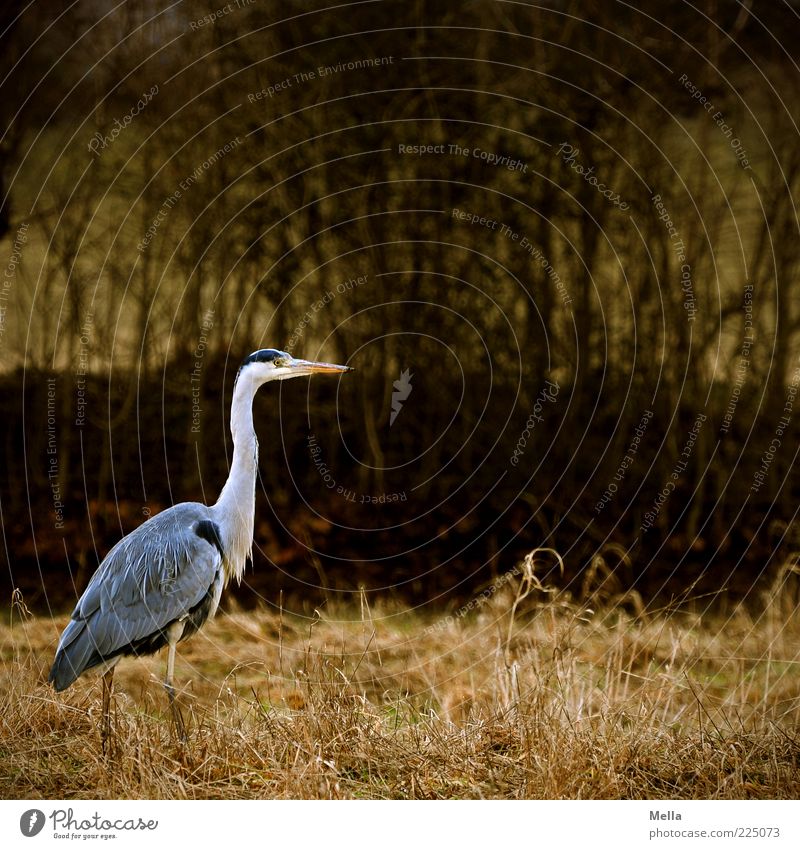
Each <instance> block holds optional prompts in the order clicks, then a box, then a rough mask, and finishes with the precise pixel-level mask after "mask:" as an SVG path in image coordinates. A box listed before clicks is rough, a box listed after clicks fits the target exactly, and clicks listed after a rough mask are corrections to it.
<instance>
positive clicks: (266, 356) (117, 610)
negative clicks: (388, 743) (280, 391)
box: [50, 348, 352, 749]
mask: <svg viewBox="0 0 800 849" xmlns="http://www.w3.org/2000/svg"><path fill="white" fill-rule="evenodd" d="M347 371H352V369H351V368H350V367H349V366H339V365H333V364H332V363H320V362H311V361H308V360H299V359H295V358H294V357H292V356H291V355H290V354H287V353H286V352H285V351H277V350H275V349H272V348H268V349H264V350H260V351H255V352H254V353H252V354H250V356H249V357H247V358H246V359H245V360H244V362H243V363H242V365H241V367H240V368H239V371H238V373H237V375H236V381H235V384H234V389H233V402H232V404H231V420H230V426H231V435H232V437H233V460H232V462H231V467H230V473H229V475H228V480H227V481H226V483H225V485H224V486H223V488H222V492H221V493H220V496H219V498H218V499H217V502H216V504H214V505H213V506H206V505H205V504H198V503H193V502H188V503H184V504H176V505H175V506H173V507H170V508H168V509H166V510H164V511H162V512H161V513H158V514H156V515H155V516H153V517H152V518H150V519H148V520H147V521H146V522H144V523H143V524H141V525H140V526H139V527H138V528H136V529H135V530H134V531H132V532H131V533H129V534H128V535H127V536H125V537H123V538H122V539H121V540H120V541H119V542H118V543H117V544H116V545H115V546H114V547H113V548H112V549H111V551H109V553H108V554H107V556H106V557H105V559H104V560H103V562H102V563H101V564H100V566H99V567H98V569H97V571H96V572H95V573H94V575H93V576H92V578H91V580H90V581H89V584H88V586H87V587H86V590H85V591H84V593H83V595H82V596H81V598H80V600H79V601H78V604H77V605H76V607H75V610H74V611H73V613H72V617H71V618H70V621H69V624H68V625H67V627H66V628H65V629H64V633H63V634H62V635H61V639H60V641H59V644H58V649H57V651H56V656H55V660H54V661H53V666H52V669H51V670H50V681H51V682H52V683H53V685H54V686H55V689H56V690H57V691H61V690H65V689H66V688H67V687H69V686H70V685H71V684H72V683H73V682H74V681H75V680H76V679H77V678H78V677H79V676H80V675H82V674H83V673H84V672H86V670H88V669H93V668H96V667H99V668H100V670H101V672H102V673H103V729H102V732H101V737H102V741H103V748H104V749H105V743H106V740H107V738H108V735H109V732H110V717H109V704H110V698H111V686H112V681H113V676H114V667H115V666H116V664H117V663H118V662H119V661H120V659H121V658H123V657H125V656H130V655H142V654H152V653H154V652H156V651H158V650H159V649H161V648H163V647H164V646H167V647H168V655H167V674H166V678H165V681H164V686H165V688H166V690H167V693H168V694H169V701H170V708H171V710H172V716H173V720H174V722H175V726H176V729H177V730H178V731H179V732H180V734H181V736H182V737H183V736H185V732H184V729H183V721H182V718H181V715H180V711H179V710H178V708H177V705H176V703H175V689H174V683H173V676H174V670H175V647H176V645H177V644H178V643H179V642H180V641H181V640H185V639H186V638H187V637H190V636H191V635H192V634H194V633H195V632H196V631H197V630H198V629H199V628H200V627H201V626H202V625H203V623H204V622H206V621H207V620H208V619H210V618H211V617H213V616H214V614H215V613H216V611H217V607H218V605H219V600H220V596H221V594H222V590H223V588H224V587H225V586H226V585H227V584H228V583H229V582H230V581H231V580H232V579H234V578H235V579H236V580H237V582H238V581H241V579H242V575H243V573H244V569H245V565H246V563H247V559H248V558H249V557H251V555H252V548H253V523H254V519H255V485H256V473H257V469H258V440H257V439H256V433H255V430H254V428H253V399H254V397H255V394H256V392H257V391H258V389H259V387H260V386H262V385H263V384H265V383H267V382H269V381H271V380H286V379H287V378H291V377H300V376H302V375H312V374H320V373H321V374H340V373H343V372H347Z"/></svg>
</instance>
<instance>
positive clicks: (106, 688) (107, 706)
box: [100, 666, 114, 754]
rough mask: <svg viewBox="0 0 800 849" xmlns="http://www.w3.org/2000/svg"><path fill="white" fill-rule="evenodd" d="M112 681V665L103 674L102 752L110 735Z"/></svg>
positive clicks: (104, 750) (104, 751)
mask: <svg viewBox="0 0 800 849" xmlns="http://www.w3.org/2000/svg"><path fill="white" fill-rule="evenodd" d="M113 681H114V667H113V666H112V667H111V669H109V670H108V672H106V674H105V675H104V676H103V725H102V727H101V729H100V743H101V745H102V748H103V754H105V753H106V744H107V743H108V740H109V738H110V737H111V685H112V683H113Z"/></svg>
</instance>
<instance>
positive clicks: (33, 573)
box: [0, 0, 800, 610]
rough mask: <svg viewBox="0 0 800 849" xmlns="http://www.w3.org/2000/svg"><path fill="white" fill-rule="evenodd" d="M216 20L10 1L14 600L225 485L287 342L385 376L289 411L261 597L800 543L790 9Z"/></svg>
mask: <svg viewBox="0 0 800 849" xmlns="http://www.w3.org/2000/svg"><path fill="white" fill-rule="evenodd" d="M219 8H220V7H219V6H215V7H211V6H209V7H205V6H201V5H199V4H186V3H183V4H175V5H170V4H166V3H158V2H139V3H132V2H129V3H125V4H123V5H122V6H120V7H114V6H113V5H112V4H111V3H105V2H84V3H81V4H77V5H75V6H71V5H68V4H66V3H61V2H48V3H44V2H37V3H33V4H31V5H30V6H28V5H27V4H25V3H22V2H16V0H11V1H10V2H7V3H5V4H4V5H3V7H2V10H0V16H1V17H2V20H0V31H1V32H2V49H1V50H0V70H1V71H2V79H3V82H2V97H0V114H1V115H2V117H1V118H0V122H1V123H2V129H3V136H2V142H1V144H0V156H1V157H2V161H1V162H0V165H2V186H1V187H0V189H1V190H0V196H1V197H2V198H3V207H2V216H1V217H0V231H2V242H0V245H2V252H1V253H0V266H1V267H0V275H3V277H2V278H1V279H0V282H2V283H3V289H2V291H0V308H2V310H3V313H2V322H3V323H2V325H0V328H2V334H1V335H0V385H2V395H1V396H0V405H2V409H1V410H0V414H1V415H0V469H2V473H1V474H0V510H1V511H2V531H3V545H2V547H0V552H2V554H0V558H2V560H3V561H4V562H3V563H2V564H0V570H1V571H2V575H3V579H2V580H3V586H2V594H3V598H5V599H10V597H11V591H12V589H13V588H19V589H21V590H22V592H23V594H24V598H25V601H26V603H27V604H28V605H29V606H31V607H33V608H37V609H48V608H49V609H52V610H62V609H64V608H66V607H69V606H70V605H71V604H72V603H74V600H75V597H76V593H77V592H79V591H80V590H82V589H83V587H84V586H85V583H86V581H87V580H88V577H89V575H90V574H91V572H92V571H93V570H94V569H95V568H96V566H97V564H98V562H99V560H100V559H102V557H103V556H104V554H105V553H106V552H107V550H108V549H109V548H110V546H111V545H113V543H114V542H116V540H117V539H118V538H119V536H120V535H121V534H122V533H123V532H127V531H129V530H131V529H132V528H134V527H135V526H136V525H138V524H139V523H140V522H141V521H142V520H143V519H144V518H145V517H146V516H147V515H149V514H151V513H153V512H155V511H158V510H160V509H163V508H164V507H166V506H168V505H170V504H172V503H175V502H178V501H183V500H208V501H213V500H214V499H215V498H216V495H217V493H218V491H219V489H220V487H221V486H222V484H223V482H224V479H225V476H226V474H227V468H228V463H229V460H230V455H231V443H230V436H229V433H228V425H227V422H228V405H229V402H230V394H231V389H232V383H233V378H234V376H235V372H236V368H237V367H238V363H239V361H240V360H241V358H242V357H243V356H244V355H246V354H248V353H249V352H250V351H252V350H255V349H257V348H259V347H280V348H286V347H287V346H288V347H291V350H292V352H293V353H295V354H296V355H298V356H302V357H306V358H324V359H329V360H332V361H335V362H343V363H345V362H346V363H349V364H350V365H353V366H355V367H356V369H357V371H356V372H355V373H354V374H352V375H349V376H347V377H346V378H343V379H341V380H338V379H337V380H325V379H321V378H315V379H314V380H312V381H311V382H310V383H309V382H308V381H303V380H297V381H292V382H289V383H286V384H283V385H282V386H280V387H276V386H268V387H265V388H264V389H263V390H262V391H261V394H260V396H259V397H258V399H257V402H256V427H257V431H258V434H259V440H260V445H261V464H260V465H261V480H260V482H259V486H258V495H257V518H256V549H255V552H254V561H255V562H254V568H253V569H252V570H251V571H249V572H248V574H247V579H246V584H245V585H243V587H242V588H241V589H240V590H238V591H237V593H236V594H235V595H236V598H237V599H238V601H239V603H241V604H246V605H247V604H253V603H255V602H256V601H257V600H258V599H259V598H261V599H264V600H265V601H266V602H267V603H269V604H278V603H279V600H280V599H281V598H282V599H283V604H284V605H286V606H288V607H295V608H298V609H299V608H301V607H305V608H306V609H309V608H313V606H315V605H319V604H322V603H324V601H325V599H332V598H335V599H339V600H347V599H348V598H350V597H351V596H352V595H354V594H356V593H358V591H359V588H360V587H363V588H365V589H366V590H368V591H369V596H368V597H374V596H373V595H372V593H373V591H374V592H375V593H390V594H392V595H394V596H396V597H399V598H401V599H403V600H404V601H408V602H409V603H430V604H435V605H441V604H455V603H457V602H458V601H459V600H463V599H467V598H470V597H471V596H472V595H473V594H474V593H475V592H477V591H478V590H480V589H482V588H484V587H486V586H488V585H490V584H491V582H492V579H493V577H494V576H496V575H498V574H501V573H504V572H506V571H508V570H509V569H511V568H513V566H514V565H515V564H516V563H517V562H518V560H519V558H520V557H522V556H523V555H524V554H525V553H526V552H528V551H530V550H531V549H533V548H536V547H546V548H552V549H554V550H556V551H558V552H559V554H560V555H561V557H562V558H563V565H564V571H563V575H562V574H561V573H560V572H559V571H558V570H557V569H556V568H555V559H554V558H553V556H552V555H549V554H547V553H543V554H542V555H541V564H540V567H539V568H540V573H541V575H542V578H543V580H545V579H546V580H547V581H549V582H551V583H557V584H560V585H561V586H564V587H567V588H570V589H571V591H573V592H575V593H584V594H585V593H587V592H591V591H593V590H596V589H597V584H598V583H600V582H605V586H606V587H607V588H610V589H611V590H614V591H615V592H616V591H618V592H620V593H622V592H625V591H627V590H630V589H634V590H636V591H637V592H638V593H639V594H640V595H641V597H642V598H643V599H644V600H645V601H646V602H650V601H657V602H658V603H661V602H663V601H665V600H666V601H681V600H684V599H696V598H698V597H704V598H707V597H708V595H709V594H715V593H722V594H725V595H727V596H730V597H737V598H740V597H742V596H746V595H747V594H748V593H750V594H753V593H757V592H758V590H759V588H760V587H761V586H763V585H764V583H765V582H766V581H769V580H771V578H772V576H773V575H774V574H775V572H776V570H777V568H778V567H779V566H781V565H782V564H785V563H786V562H787V560H788V559H790V558H793V557H794V552H795V550H796V548H797V545H798V542H799V540H798V536H800V535H799V534H798V524H797V522H796V516H797V504H798V496H799V495H800V492H799V491H798V490H799V489H800V478H799V477H798V473H797V448H798V446H800V440H799V439H798V436H800V434H799V433H798V424H799V423H800V405H795V403H794V401H795V394H794V393H795V390H796V388H797V385H798V380H799V379H800V372H798V371H797V370H798V368H799V367H800V358H798V354H799V353H800V346H798V330H800V297H799V296H800V281H798V272H800V239H799V238H798V218H797V198H798V188H799V187H800V144H798V128H797V115H798V104H800V85H799V84H800V73H799V72H798V65H797V62H798V58H799V57H798V53H800V50H799V49H798V47H799V46H800V21H799V20H798V6H797V5H796V4H795V3H788V2H752V3H745V4H742V3H738V2H724V0H720V1H719V2H714V3H707V4H702V5H701V6H700V7H698V8H694V7H692V6H691V5H689V4H685V3H674V4H666V5H665V4H663V3H655V2H652V3H650V2H645V3H641V4H637V5H636V6H629V5H626V4H623V3H616V2H589V3H583V2H581V3H577V2H553V3H544V4H540V5H528V4H525V3H510V2H465V3H458V4H453V3H442V4H436V3H427V2H426V3H423V2H359V3H354V4H348V5H333V4H331V5H330V7H326V6H325V5H324V4H322V3H317V2H309V3H299V2H284V3H268V2H263V1H262V0H255V1H254V2H251V3H249V4H247V3H246V2H245V0H240V4H239V5H237V4H236V2H232V3H230V4H228V6H226V7H224V8H225V9H226V10H227V11H225V12H224V14H221V15H220V16H219V17H217V18H216V19H214V20H206V21H204V22H203V23H202V24H200V23H198V21H200V20H201V19H202V18H203V16H205V15H209V14H211V13H216V12H217V11H219ZM348 63H349V64H348ZM324 66H330V67H331V69H330V70H329V71H328V72H327V73H323V74H320V73H319V72H318V69H319V68H320V67H324ZM310 72H314V73H313V76H312V74H311V73H310ZM286 81H288V83H287V82H286ZM278 84H283V87H282V88H279V87H277V86H278ZM154 87H157V91H156V93H154V94H153V95H152V96H151V97H150V98H149V100H147V102H145V101H143V97H144V95H145V93H146V92H151V91H154V90H155V89H154ZM140 102H141V103H140ZM126 116H129V120H127V121H126V120H125V119H126ZM115 122H117V123H115ZM115 128H116V129H117V131H116V132H115V133H114V134H113V137H112V131H113V130H115ZM95 134H99V136H97V135H95ZM99 138H102V139H103V144H104V145H105V146H100V142H99V141H98V139H99ZM92 139H95V142H94V150H92V149H91V147H90V145H91V144H92ZM226 145H227V148H226ZM406 145H438V146H441V147H439V148H434V150H433V152H429V153H423V154H421V155H417V154H415V153H410V152H401V151H403V150H405V148H404V147H403V148H401V146H406ZM451 145H452V146H453V147H450V146H451ZM456 145H457V146H458V147H459V148H466V149H468V150H469V151H470V152H469V154H468V155H462V154H461V153H460V151H457V150H456V148H455V146H456ZM565 145H568V146H569V147H565ZM475 151H484V152H486V153H487V154H494V155H495V156H497V157H500V156H506V157H510V160H507V161H506V165H510V166H511V167H506V165H503V164H493V163H492V162H491V161H488V160H487V159H486V158H481V157H480V153H478V154H477V155H476V154H475ZM570 151H572V152H574V153H575V155H574V157H573V158H572V159H570V158H569V153H570ZM589 169H592V170H589ZM594 175H596V179H597V181H599V183H600V184H602V185H603V186H605V187H608V191H607V192H606V195H610V196H611V197H610V198H609V197H608V196H606V195H604V194H603V193H601V191H600V190H599V188H598V186H597V185H595V184H594V181H593V180H592V179H590V178H592V177H593V176H594ZM182 184H183V185H184V186H185V188H183V189H182V188H181V185H182ZM177 192H179V195H176V193H177ZM654 195H659V196H660V201H654V199H653V197H654ZM454 210H461V211H465V212H467V213H469V214H470V215H475V216H479V217H484V218H485V219H487V220H486V222H484V224H483V225H481V224H480V223H473V222H470V221H469V220H466V219H465V218H464V217H458V216H457V215H454V214H453V211H454ZM160 211H161V215H160V217H159V212H160ZM666 217H668V218H669V219H670V222H671V224H672V231H670V226H669V223H668V222H666V220H665V218H666ZM154 222H157V224H155V225H154ZM493 222H497V223H496V224H493ZM501 225H504V228H505V229H504V228H503V227H502V226H501ZM148 228H151V231H152V235H151V236H150V237H148V236H147V233H148ZM511 233H514V234H516V235H517V238H516V239H515V238H514V237H513V236H512V235H511ZM523 240H524V241H523ZM145 242H146V243H145ZM527 245H532V246H535V251H534V250H533V249H532V250H530V251H529V250H528V249H527V248H526V246H527ZM681 253H682V254H683V258H681V256H680V254H681ZM542 258H543V259H542ZM686 269H688V271H686ZM357 277H365V278H366V279H365V280H364V281H363V282H361V283H359V284H357V285H353V286H352V287H351V288H345V287H340V290H337V288H336V287H337V285H338V284H340V283H344V282H345V281H348V280H353V279H354V278H357ZM329 292H332V293H333V294H334V297H328V298H327V302H326V303H323V304H321V305H320V306H319V308H318V309H317V310H316V311H313V310H312V305H313V304H314V303H315V302H317V301H318V300H319V299H324V298H325V296H326V293H329ZM309 310H312V311H311V312H310V313H309V314H307V311H309ZM405 369H408V370H409V371H410V373H411V375H412V377H411V386H412V389H411V392H410V394H409V395H408V398H407V399H406V400H405V402H404V403H403V407H402V409H401V411H400V413H399V414H398V416H397V419H396V421H395V422H394V423H393V424H392V425H391V427H390V425H389V415H390V411H391V404H392V392H393V383H394V382H395V381H397V380H399V379H400V375H401V372H402V371H403V370H405ZM48 381H53V382H48ZM547 381H550V384H548V383H547ZM556 385H557V386H558V392H557V393H556V394H554V396H553V400H550V401H544V402H542V400H541V397H542V396H541V393H542V392H543V390H544V389H545V387H547V386H551V387H552V386H556ZM537 399H538V400H539V403H538V406H537ZM534 412H535V413H536V414H537V415H538V418H530V417H531V414H532V413H534ZM650 413H652V415H651V416H649V417H648V414H650ZM726 416H727V417H726ZM703 417H705V418H703ZM643 420H644V421H645V422H646V423H647V424H646V427H644V428H642V427H639V425H640V423H641V422H642V421H643ZM526 423H527V424H528V425H530V424H531V423H532V424H533V427H527V429H526ZM637 428H638V432H637ZM312 437H313V439H314V440H315V443H314V444H316V445H317V446H319V450H318V451H317V452H316V453H314V452H312V450H311V446H310V442H309V440H310V438H312ZM637 440H638V441H637ZM776 440H777V442H776ZM515 450H517V451H518V452H519V453H518V454H517V456H516V457H515V454H514V452H515ZM315 458H316V460H317V462H315ZM626 458H627V459H626ZM512 460H516V462H513V461H512ZM320 463H321V464H323V465H324V468H322V466H320ZM321 469H322V471H321ZM326 475H327V477H326ZM332 483H333V485H331V484H332ZM613 487H616V489H615V490H614V491H613V492H611V491H610V490H611V489H613ZM662 492H663V493H665V496H664V497H662V498H661V499H659V493H662ZM604 493H605V494H606V498H605V501H604V500H603V497H604ZM381 496H383V498H381ZM61 505H63V506H61ZM654 505H656V506H657V508H658V509H657V511H656V513H655V515H654ZM648 514H649V516H648ZM650 525H652V526H651V527H650Z"/></svg>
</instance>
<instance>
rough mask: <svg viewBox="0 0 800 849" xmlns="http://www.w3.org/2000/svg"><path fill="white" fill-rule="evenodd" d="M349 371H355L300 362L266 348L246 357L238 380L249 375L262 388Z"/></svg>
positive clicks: (330, 365)
mask: <svg viewBox="0 0 800 849" xmlns="http://www.w3.org/2000/svg"><path fill="white" fill-rule="evenodd" d="M348 371H353V369H352V368H351V367H350V366H337V365H334V364H333V363H320V362H314V361H313V360H299V359H296V358H295V357H293V356H292V355H291V354H287V353H286V351H278V350H276V349H275V348H264V349H262V350H260V351H254V352H253V353H252V354H250V356H248V357H245V359H244V361H243V362H242V365H241V366H240V368H239V373H238V375H237V377H236V379H237V380H239V378H241V377H242V376H243V375H247V376H248V377H251V378H252V379H253V380H254V381H255V382H256V384H257V385H258V386H260V385H261V384H262V383H267V381H270V380H288V378H290V377H302V376H303V375H312V374H343V373H344V372H348Z"/></svg>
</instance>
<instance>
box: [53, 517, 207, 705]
mask: <svg viewBox="0 0 800 849" xmlns="http://www.w3.org/2000/svg"><path fill="white" fill-rule="evenodd" d="M209 516H210V514H209V509H208V508H207V507H205V506H204V505H202V504H178V505H176V506H175V507H171V508H169V509H168V510H164V511H163V512H162V513H158V514H157V515H156V516H153V517H152V518H151V519H148V520H147V521H146V522H144V524H142V525H140V526H139V527H138V528H137V529H136V530H135V531H132V532H131V533H130V534H128V536H126V537H123V539H121V540H120V541H119V542H118V543H117V545H115V546H114V548H112V549H111V551H110V552H109V553H108V555H107V556H106V558H105V560H103V562H102V563H101V564H100V566H99V568H98V569H97V571H96V572H95V573H94V575H93V576H92V579H91V580H90V581H89V585H88V586H87V587H86V590H85V592H84V593H83V595H82V596H81V598H80V600H79V601H78V604H77V606H76V607H75V610H74V611H73V613H72V618H71V620H70V623H69V624H68V625H67V627H66V628H65V629H64V633H63V634H62V635H61V640H60V641H59V645H58V651H57V652H56V657H55V661H54V662H53V668H52V669H51V670H50V680H51V681H52V682H53V683H54V684H55V688H56V690H63V689H65V688H66V687H68V686H69V685H70V684H72V682H73V681H75V679H76V678H77V677H78V676H79V675H81V674H82V673H83V672H84V671H85V670H87V669H90V668H91V667H93V666H98V665H99V664H101V663H104V662H106V661H108V660H110V659H112V658H114V657H117V656H118V655H121V654H133V653H138V652H143V653H147V652H152V651H156V650H158V649H159V648H161V646H163V645H165V644H166V642H167V639H166V634H165V629H166V628H167V626H168V625H170V623H172V622H174V621H175V620H178V619H185V618H187V617H190V616H191V615H192V613H193V611H195V610H197V609H198V607H200V606H203V603H204V601H206V600H207V599H208V598H209V595H210V594H211V597H213V608H216V602H217V601H218V600H219V593H220V591H221V587H222V544H221V542H220V533H219V528H218V526H217V525H215V524H214V523H213V522H212V521H210V518H209ZM206 607H208V605H206ZM207 612H209V611H208V610H207V609H206V610H205V611H204V615H205V613H207ZM210 612H212V613H213V609H212V610H211V611H210Z"/></svg>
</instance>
